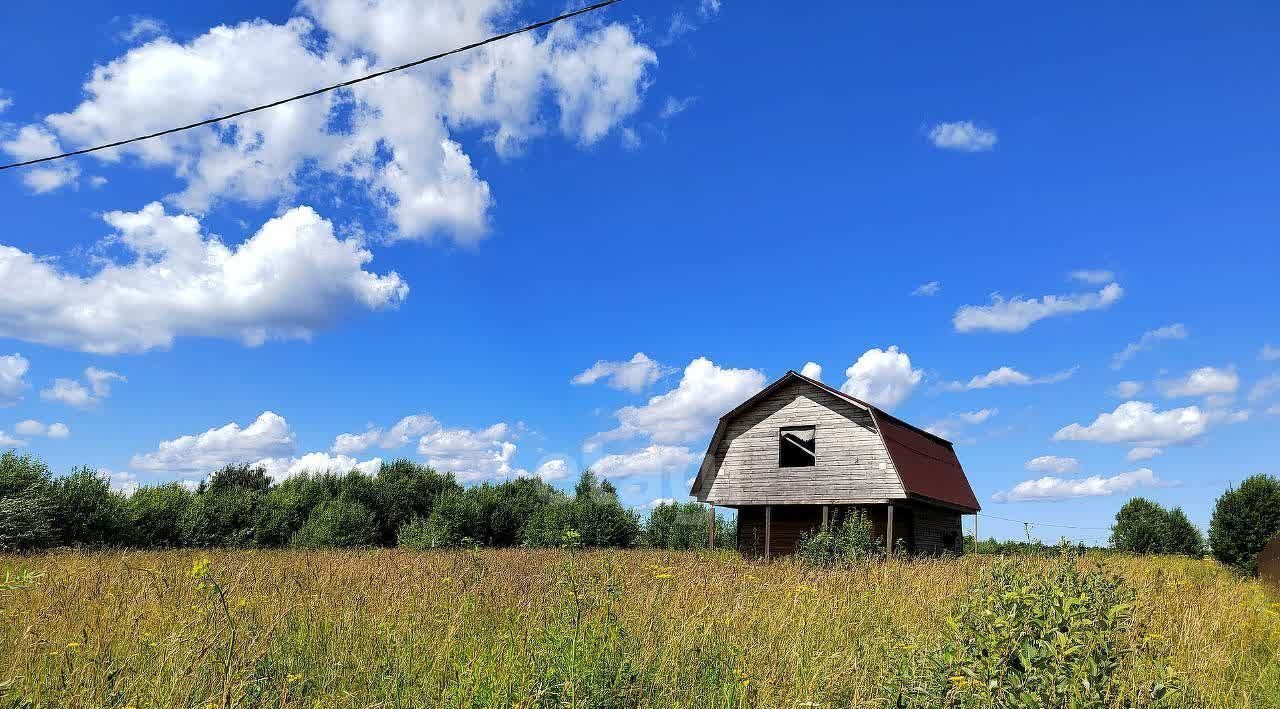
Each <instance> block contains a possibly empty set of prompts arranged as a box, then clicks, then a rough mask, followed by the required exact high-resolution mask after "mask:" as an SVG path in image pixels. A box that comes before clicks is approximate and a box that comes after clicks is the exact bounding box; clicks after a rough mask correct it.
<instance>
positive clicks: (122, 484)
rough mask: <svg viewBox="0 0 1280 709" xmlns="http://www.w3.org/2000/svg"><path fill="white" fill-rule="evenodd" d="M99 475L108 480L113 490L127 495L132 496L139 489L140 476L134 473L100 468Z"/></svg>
mask: <svg viewBox="0 0 1280 709" xmlns="http://www.w3.org/2000/svg"><path fill="white" fill-rule="evenodd" d="M98 477H99V478H102V479H103V480H106V481H107V483H108V484H109V485H110V486H111V489H112V490H115V491H116V492H119V493H123V494H124V496H125V497H132V496H133V493H135V492H137V491H138V486H139V482H138V476H137V475H134V474H133V473H130V472H126V471H114V470H107V469H106V468H101V469H99V470H98Z"/></svg>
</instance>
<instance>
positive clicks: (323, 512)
mask: <svg viewBox="0 0 1280 709" xmlns="http://www.w3.org/2000/svg"><path fill="white" fill-rule="evenodd" d="M377 541H378V527H377V524H375V522H374V519H373V512H371V511H370V510H369V508H368V507H366V506H364V505H363V504H361V503H360V502H357V501H355V500H353V499H350V498H348V497H346V496H343V497H338V498H336V499H332V500H325V501H324V502H321V503H320V504H319V505H316V508H315V509H313V510H311V514H310V515H308V516H307V522H306V524H304V525H302V529H299V530H298V532H297V533H296V534H294V535H293V541H292V543H293V546H296V547H303V548H308V549H314V548H317V547H362V546H371V545H373V544H375V543H377Z"/></svg>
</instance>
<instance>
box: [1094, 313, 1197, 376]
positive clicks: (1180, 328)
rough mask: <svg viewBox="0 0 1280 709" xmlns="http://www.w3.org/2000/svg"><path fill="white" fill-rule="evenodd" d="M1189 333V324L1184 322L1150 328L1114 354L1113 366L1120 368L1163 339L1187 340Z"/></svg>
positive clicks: (1113, 367) (1112, 358)
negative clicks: (1136, 339) (1135, 340)
mask: <svg viewBox="0 0 1280 709" xmlns="http://www.w3.org/2000/svg"><path fill="white" fill-rule="evenodd" d="M1189 334H1190V333H1189V332H1188V331H1187V326H1186V325H1183V324H1182V323H1174V324H1172V325H1165V326H1164V327H1160V328H1156V329H1155V330H1148V331H1146V332H1144V333H1142V337H1140V338H1138V341H1137V342H1131V343H1129V344H1128V345H1125V348H1124V349H1123V350H1120V351H1119V352H1117V353H1115V354H1114V355H1112V357H1111V368H1112V369H1120V368H1121V367H1123V366H1124V365H1125V364H1126V363H1127V362H1128V361H1129V360H1131V359H1133V358H1134V357H1135V356H1137V354H1138V353H1139V352H1142V351H1144V350H1149V349H1151V348H1152V347H1155V345H1156V344H1157V343H1159V342H1161V341H1163V340H1185V339H1187V336H1188V335H1189Z"/></svg>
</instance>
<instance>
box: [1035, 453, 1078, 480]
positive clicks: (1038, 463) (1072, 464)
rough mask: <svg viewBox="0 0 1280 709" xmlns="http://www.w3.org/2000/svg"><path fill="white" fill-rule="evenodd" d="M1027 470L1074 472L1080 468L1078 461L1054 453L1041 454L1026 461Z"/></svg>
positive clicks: (1059, 472)
mask: <svg viewBox="0 0 1280 709" xmlns="http://www.w3.org/2000/svg"><path fill="white" fill-rule="evenodd" d="M1026 468H1027V470H1030V471H1032V472H1036V473H1058V474H1059V475H1061V474H1062V473H1074V472H1076V471H1077V470H1079V469H1080V461H1078V460H1076V459H1075V458H1063V457H1061V456H1056V455H1042V456H1040V457H1038V458H1032V459H1031V460H1028V461H1027V465H1026Z"/></svg>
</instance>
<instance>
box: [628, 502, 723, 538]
mask: <svg viewBox="0 0 1280 709" xmlns="http://www.w3.org/2000/svg"><path fill="white" fill-rule="evenodd" d="M710 523H711V513H710V511H709V510H708V509H707V508H706V507H705V506H703V505H701V504H699V503H697V502H684V503H680V502H669V503H663V504H659V505H657V506H656V507H654V508H653V510H652V511H651V512H650V513H649V518H648V519H647V520H645V525H644V543H645V545H646V546H649V547H652V548H654V549H706V548H707V542H708V539H707V534H708V532H709V529H708V527H709V526H710ZM736 531H737V530H736V527H735V526H734V523H733V522H732V521H730V520H728V519H727V518H725V517H724V516H722V515H716V546H717V547H719V548H722V549H730V548H733V546H734V544H735V542H736V537H737V534H736Z"/></svg>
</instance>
